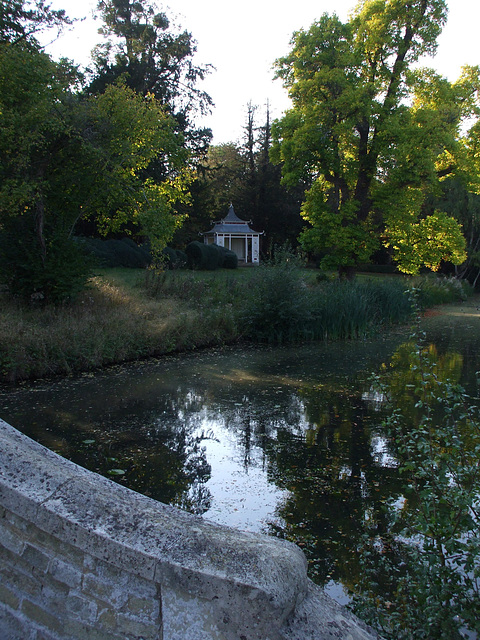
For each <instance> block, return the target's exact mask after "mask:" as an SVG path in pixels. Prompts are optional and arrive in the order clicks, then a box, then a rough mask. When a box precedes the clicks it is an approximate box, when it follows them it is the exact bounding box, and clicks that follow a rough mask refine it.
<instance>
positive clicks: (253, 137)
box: [176, 104, 303, 256]
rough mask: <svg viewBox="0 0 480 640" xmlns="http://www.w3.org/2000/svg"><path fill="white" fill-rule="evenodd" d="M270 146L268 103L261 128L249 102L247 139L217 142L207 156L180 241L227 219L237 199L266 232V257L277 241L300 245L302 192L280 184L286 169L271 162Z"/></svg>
mask: <svg viewBox="0 0 480 640" xmlns="http://www.w3.org/2000/svg"><path fill="white" fill-rule="evenodd" d="M270 147H271V121H270V112H269V107H268V106H267V108H266V113H265V119H264V124H262V125H261V126H258V110H257V107H256V106H254V105H251V104H249V105H248V113H247V124H246V126H245V136H244V140H242V141H239V142H235V143H233V142H230V143H226V144H220V145H212V146H210V147H209V149H208V152H207V154H206V156H205V158H204V159H202V161H201V163H200V166H199V170H198V180H197V183H196V185H195V192H194V194H193V198H192V200H193V210H192V215H191V216H190V218H189V220H188V221H187V223H186V227H185V229H183V230H182V231H181V232H180V234H177V236H176V239H178V241H180V242H181V240H182V238H185V234H186V232H187V231H188V233H189V234H190V236H189V237H192V235H193V234H194V233H195V234H196V233H198V232H202V231H205V230H206V229H207V228H208V227H209V225H210V224H211V222H212V220H219V219H221V218H223V217H224V216H225V212H226V211H227V210H228V207H229V205H230V204H232V203H233V204H234V206H235V210H236V211H237V213H238V215H239V216H240V218H242V219H244V220H249V221H251V224H252V227H253V228H254V229H256V230H258V231H263V232H264V233H265V236H264V240H262V254H263V255H266V256H268V255H270V253H271V250H272V249H273V247H274V246H275V245H278V244H282V243H284V242H290V243H295V244H297V237H298V234H299V233H300V231H301V229H302V219H301V217H300V202H301V197H302V195H303V190H302V188H301V187H299V188H298V189H295V190H292V191H288V190H287V189H286V188H285V187H284V186H283V185H282V184H281V169H280V167H279V166H275V165H274V164H273V163H272V162H271V161H270V157H269V151H270Z"/></svg>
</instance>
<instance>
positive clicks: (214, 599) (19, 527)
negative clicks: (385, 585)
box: [0, 420, 375, 640]
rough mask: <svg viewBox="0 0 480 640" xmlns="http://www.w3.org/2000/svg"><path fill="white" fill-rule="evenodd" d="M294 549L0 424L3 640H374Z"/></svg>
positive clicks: (0, 617)
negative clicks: (131, 485) (194, 511)
mask: <svg viewBox="0 0 480 640" xmlns="http://www.w3.org/2000/svg"><path fill="white" fill-rule="evenodd" d="M374 637H375V635H374V634H373V633H372V632H370V631H369V630H368V629H367V628H366V627H365V626H363V625H362V623H360V622H359V621H358V620H357V619H356V618H355V617H354V616H352V615H351V614H350V613H348V612H347V611H346V610H345V609H344V608H342V607H340V606H339V605H337V604H336V603H335V602H333V601H332V600H331V599H330V598H329V597H328V596H326V595H324V594H323V592H322V590H321V589H320V588H319V587H316V586H315V585H314V584H313V583H312V582H311V581H310V580H309V579H308V578H307V572H306V560H305V557H304V555H303V553H302V552H301V550H300V549H299V548H298V547H296V546H295V545H293V544H291V543H289V542H286V541H282V540H278V539H276V538H273V537H269V536H264V535H257V534H251V533H245V532H241V531H237V530H235V529H231V528H229V527H225V526H220V525H216V524H213V523H211V522H208V521H207V520H204V519H202V518H200V517H197V516H194V515H191V514H188V513H186V512H183V511H181V510H179V509H176V508H174V507H171V506H168V505H165V504H162V503H160V502H156V501H155V500H152V499H150V498H147V497H145V496H142V495H140V494H137V493H135V492H134V491H131V490H129V489H126V488H125V487H123V486H121V485H119V484H117V483H115V482H113V481H111V480H108V479H106V478H104V477H102V476H99V475H97V474H95V473H92V472H90V471H87V470H86V469H83V468H82V467H79V466H78V465H76V464H74V463H72V462H70V461H69V460H66V459H64V458H62V457H60V456H58V455H57V454H55V453H53V452H52V451H50V450H48V449H46V448H45V447H43V446H42V445H40V444H38V443H37V442H34V441H33V440H31V439H30V438H28V437H26V436H25V435H23V434H21V433H20V432H18V431H17V430H16V429H14V428H13V427H11V426H10V425H8V424H7V423H6V422H4V421H2V420H0V638H2V640H67V639H68V640H142V639H143V640H153V639H155V640H330V639H332V640H333V639H334V638H336V639H343V640H372V638H374Z"/></svg>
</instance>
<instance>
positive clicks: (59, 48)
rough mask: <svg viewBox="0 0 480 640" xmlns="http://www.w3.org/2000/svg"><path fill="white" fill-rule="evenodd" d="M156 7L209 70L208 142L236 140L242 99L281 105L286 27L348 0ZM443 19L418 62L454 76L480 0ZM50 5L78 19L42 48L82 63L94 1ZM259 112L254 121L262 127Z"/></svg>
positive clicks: (462, 3)
mask: <svg viewBox="0 0 480 640" xmlns="http://www.w3.org/2000/svg"><path fill="white" fill-rule="evenodd" d="M157 5H158V7H159V10H164V11H166V13H167V15H168V16H169V17H170V18H171V19H173V20H172V21H174V22H175V23H176V24H178V25H179V26H181V27H182V28H183V29H187V30H188V31H190V32H191V34H192V36H193V38H194V39H195V40H196V42H197V54H196V57H195V60H196V63H197V64H204V63H209V64H212V65H213V66H214V67H215V68H216V70H214V71H212V73H211V75H210V76H209V77H208V78H207V80H205V81H204V82H203V83H202V85H201V86H202V88H204V89H205V91H207V93H209V95H210V96H211V97H212V99H213V101H214V103H215V108H214V110H213V113H212V115H211V116H210V117H209V118H207V119H206V120H205V121H204V122H203V124H205V125H206V126H210V127H211V128H212V131H213V135H214V139H213V142H214V143H215V144H220V143H223V142H235V141H238V140H240V139H241V137H242V131H243V129H242V128H243V126H244V124H245V114H246V107H247V103H248V102H252V104H255V105H258V106H259V108H260V110H262V108H263V107H264V105H265V104H266V103H267V101H268V102H269V104H270V110H271V113H272V115H273V116H274V117H278V116H280V115H281V113H282V112H283V111H284V110H285V109H287V108H288V98H287V96H286V92H285V90H284V89H283V87H282V85H281V82H280V81H279V80H275V81H274V80H273V75H274V73H273V71H272V65H273V63H274V61H275V59H277V58H279V57H281V56H283V55H285V54H286V53H287V52H288V50H289V42H290V39H291V36H292V34H293V32H294V31H296V30H298V29H301V28H305V29H307V28H308V27H309V26H310V25H311V24H312V23H313V22H314V21H315V20H316V19H318V18H319V17H320V16H321V15H322V14H323V13H325V12H327V13H333V12H335V13H337V15H338V16H339V18H340V19H341V20H346V19H347V17H348V15H349V13H350V11H351V10H352V9H353V8H354V6H355V5H356V0H336V1H335V2H329V1H327V0H293V1H292V0H290V2H286V1H285V0H241V2H236V3H233V2H226V1H225V0H166V2H164V3H162V2H157ZM448 5H449V18H448V23H447V25H446V27H445V29H444V31H443V33H442V35H441V36H440V39H439V48H438V53H437V55H436V57H435V58H434V59H428V60H427V61H426V62H425V64H426V65H428V66H431V67H434V68H435V69H437V71H438V72H440V73H442V74H443V75H445V76H447V77H448V78H449V80H455V79H456V78H457V77H458V75H459V73H460V69H461V67H462V65H464V64H471V65H476V64H480V47H479V39H478V38H479V36H478V28H479V24H480V0H450V2H448ZM52 6H53V7H54V8H59V9H65V10H66V12H67V15H69V16H70V17H86V18H87V19H86V20H85V21H84V22H82V23H80V24H78V25H77V26H76V27H75V28H74V29H73V30H71V31H69V32H67V33H66V34H65V35H63V36H62V37H61V38H60V39H59V40H58V41H57V42H55V43H54V44H52V45H51V46H50V47H49V48H48V49H47V50H48V51H49V52H50V53H51V54H52V55H53V56H54V57H58V56H60V55H61V56H65V57H67V58H70V59H72V60H74V61H75V62H77V63H79V64H83V65H86V64H87V63H88V60H89V57H90V51H91V49H92V48H93V46H94V45H95V44H97V43H98V42H99V41H100V36H99V35H98V33H97V29H98V27H99V26H100V22H99V21H96V22H95V21H94V20H93V19H92V12H93V9H94V8H95V6H96V0H83V1H81V0H52ZM260 120H262V118H261V116H260V117H259V122H258V124H259V125H260V124H263V121H260Z"/></svg>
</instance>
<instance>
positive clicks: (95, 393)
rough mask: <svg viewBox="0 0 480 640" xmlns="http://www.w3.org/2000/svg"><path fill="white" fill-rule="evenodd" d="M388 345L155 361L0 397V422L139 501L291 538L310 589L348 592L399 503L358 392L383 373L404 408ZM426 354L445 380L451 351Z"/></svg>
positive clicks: (371, 397) (391, 460) (375, 412)
mask: <svg viewBox="0 0 480 640" xmlns="http://www.w3.org/2000/svg"><path fill="white" fill-rule="evenodd" d="M400 341H401V337H400V336H397V337H396V338H395V342H394V345H395V347H397V348H396V350H395V353H394V355H393V356H391V354H392V352H393V351H394V347H393V346H392V344H389V343H386V342H382V343H381V344H380V345H379V344H378V343H375V344H373V343H372V345H369V344H367V343H358V344H357V343H351V344H345V345H344V344H342V345H340V344H339V345H328V346H325V345H318V346H316V347H315V348H313V347H312V346H309V347H305V348H302V347H298V348H295V349H292V350H288V349H279V350H273V349H270V350H263V351H262V350H251V351H248V350H245V351H244V352H242V351H235V350H231V351H228V350H225V351H224V352H221V353H212V354H204V355H201V354H199V355H197V356H195V357H193V356H192V357H190V358H188V357H187V358H184V359H178V361H177V360H175V359H173V358H172V359H171V361H169V360H168V359H164V360H162V361H161V362H159V363H157V364H155V363H152V364H145V365H142V366H137V368H133V367H131V368H129V367H126V368H119V369H118V370H114V371H113V372H111V373H103V374H100V375H95V376H92V377H90V376H88V375H87V376H84V377H81V378H79V379H76V380H72V381H61V382H57V383H52V384H40V385H34V386H33V387H31V388H29V387H25V389H18V390H15V391H13V392H12V391H8V392H6V393H0V404H1V406H2V407H3V408H2V418H4V419H5V420H7V422H10V423H11V424H12V425H13V426H15V427H17V428H19V429H21V430H22V431H24V432H25V433H27V435H30V436H31V437H34V438H35V439H37V440H39V441H40V442H42V443H43V444H45V445H46V446H48V447H50V448H51V449H53V450H55V451H58V452H59V453H61V454H62V455H64V456H65V457H67V458H70V459H72V460H74V461H75V462H76V463H78V464H80V465H82V466H84V467H87V468H89V469H91V470H93V471H97V472H99V473H102V474H104V475H107V476H110V477H112V479H114V480H116V481H117V482H120V483H122V484H124V485H126V486H128V487H130V488H132V489H134V490H136V491H139V492H140V493H143V494H145V495H149V496H151V497H153V498H155V499H157V500H161V501H163V502H167V503H170V504H174V505H178V506H181V507H182V508H185V509H188V510H190V511H192V512H194V513H197V514H204V515H205V517H207V518H210V519H214V520H216V521H218V522H222V523H225V524H230V525H233V526H238V527H239V528H243V529H250V530H254V531H260V530H266V531H267V532H270V533H271V534H274V535H278V536H281V537H285V538H288V539H291V540H294V541H295V542H297V543H298V544H299V545H300V546H301V547H302V549H303V550H304V552H305V553H306V555H307V558H308V561H309V568H310V575H311V577H312V578H313V579H314V580H315V581H316V582H318V583H319V584H325V583H329V582H331V581H334V582H335V583H341V584H343V585H344V586H345V587H346V588H353V586H354V585H355V584H357V583H358V581H359V576H360V574H361V572H362V565H361V563H360V559H359V553H358V548H359V544H360V541H361V538H362V534H363V532H364V531H365V530H366V529H367V528H368V527H371V526H372V524H373V525H374V526H375V527H376V529H377V531H378V532H379V535H382V532H385V533H386V532H388V530H389V528H390V525H391V522H390V519H389V518H390V515H391V509H390V510H389V509H385V506H391V505H395V504H397V503H398V501H399V500H400V499H401V498H402V496H403V487H402V479H401V478H400V477H399V474H398V470H397V466H396V457H395V449H394V448H392V447H391V446H390V444H389V443H388V441H387V439H386V436H385V431H384V430H383V427H382V419H383V417H384V415H385V413H384V412H385V402H384V398H383V397H382V396H379V395H378V394H376V393H375V391H374V390H373V389H371V388H370V382H369V378H370V375H371V373H372V372H375V371H376V370H377V371H378V370H383V373H384V374H385V375H387V374H388V375H389V376H390V384H391V387H392V389H394V388H395V389H398V394H397V395H398V398H397V399H398V401H399V402H402V398H403V400H404V401H405V402H408V401H409V399H410V398H411V394H409V393H408V385H409V384H410V379H411V376H412V371H411V367H410V362H409V359H408V350H409V347H408V345H401V346H400V347H398V344H399V342H400ZM332 354H335V355H332ZM434 355H435V357H437V370H438V371H437V373H438V375H443V373H442V372H444V373H445V375H446V373H447V372H448V375H449V377H452V376H454V377H455V376H456V377H457V378H458V376H459V375H460V373H461V370H462V358H461V356H460V355H459V354H458V353H454V352H452V351H450V352H443V353H441V354H435V353H434V347H432V357H433V356H434ZM382 361H384V362H386V363H388V364H385V365H383V367H382V366H381V362H382ZM392 365H394V366H392ZM382 375H383V374H382ZM320 381H322V382H321V383H320ZM409 410H410V409H409V408H408V407H407V406H405V408H404V411H405V412H407V411H409ZM115 470H117V471H118V472H119V475H115V474H113V475H112V471H115ZM120 472H121V473H120Z"/></svg>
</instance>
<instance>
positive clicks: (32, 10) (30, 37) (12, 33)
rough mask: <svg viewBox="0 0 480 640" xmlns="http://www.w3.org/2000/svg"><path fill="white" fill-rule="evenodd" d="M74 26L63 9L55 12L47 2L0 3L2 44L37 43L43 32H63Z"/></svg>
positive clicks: (9, 0)
mask: <svg viewBox="0 0 480 640" xmlns="http://www.w3.org/2000/svg"><path fill="white" fill-rule="evenodd" d="M68 24H72V20H71V19H70V18H68V17H67V16H66V14H65V11H64V10H63V9H60V10H54V9H52V8H51V5H50V4H46V2H45V0H34V1H28V0H27V1H26V2H24V0H2V1H1V2H0V43H4V42H9V43H10V44H14V45H15V44H19V43H20V42H23V43H28V42H32V41H33V42H35V36H36V34H37V33H40V32H42V31H45V30H48V29H52V28H56V29H57V30H58V31H61V30H62V28H63V27H64V26H65V25H68Z"/></svg>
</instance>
